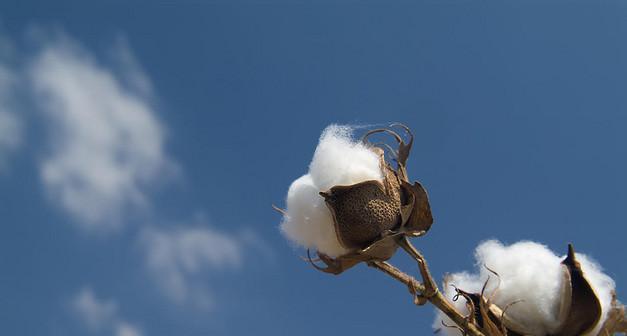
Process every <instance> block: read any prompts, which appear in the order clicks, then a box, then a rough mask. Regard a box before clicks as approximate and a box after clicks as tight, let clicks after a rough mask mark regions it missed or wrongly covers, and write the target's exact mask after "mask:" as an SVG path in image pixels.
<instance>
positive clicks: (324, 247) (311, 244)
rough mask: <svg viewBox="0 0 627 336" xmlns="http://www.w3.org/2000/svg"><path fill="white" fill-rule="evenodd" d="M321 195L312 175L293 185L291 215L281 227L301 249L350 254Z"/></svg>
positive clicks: (288, 194) (299, 179)
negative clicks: (336, 230)
mask: <svg viewBox="0 0 627 336" xmlns="http://www.w3.org/2000/svg"><path fill="white" fill-rule="evenodd" d="M318 192H319V189H318V188H317V187H316V186H315V185H314V184H313V180H312V178H311V175H309V174H306V175H303V176H301V177H300V178H298V179H297V180H295V181H294V182H293V183H292V185H291V186H290V188H289V191H288V193H287V210H286V212H287V214H286V216H284V218H283V222H282V223H281V230H282V231H283V234H284V235H285V236H286V237H287V238H288V239H290V240H292V241H293V242H295V243H297V244H298V245H301V246H303V247H306V248H315V249H317V250H318V251H320V252H322V253H324V254H327V255H329V256H331V257H337V256H339V255H342V254H345V253H346V252H348V250H346V249H345V248H344V247H342V245H341V244H340V242H339V241H338V238H337V235H336V233H335V225H334V223H333V217H332V215H331V211H330V210H329V209H328V208H327V206H326V204H325V203H324V199H323V198H322V197H321V196H320V195H319V194H318Z"/></svg>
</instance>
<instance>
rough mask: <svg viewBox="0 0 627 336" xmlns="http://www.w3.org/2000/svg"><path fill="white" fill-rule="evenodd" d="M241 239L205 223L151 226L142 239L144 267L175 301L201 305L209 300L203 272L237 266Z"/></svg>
mask: <svg viewBox="0 0 627 336" xmlns="http://www.w3.org/2000/svg"><path fill="white" fill-rule="evenodd" d="M243 242H244V240H238V239H236V238H235V237H232V236H230V235H227V234H225V233H221V232H218V231H215V230H213V229H209V228H206V227H187V228H176V229H171V230H160V229H155V228H150V229H146V230H145V231H144V232H143V235H142V239H141V245H142V248H143V250H144V253H145V263H146V267H147V270H148V272H149V274H150V276H151V277H152V278H153V280H154V281H155V282H156V285H157V286H158V287H159V288H160V289H161V291H162V292H163V293H164V294H165V295H166V296H167V297H168V298H169V299H170V300H171V301H173V302H175V303H178V304H188V303H191V304H194V305H197V306H199V307H203V308H207V307H209V306H210V305H211V303H212V302H211V301H212V300H211V297H210V293H209V289H208V288H207V286H206V278H205V276H206V275H207V273H208V272H210V271H217V270H224V269H235V268H238V267H239V266H240V265H241V263H242V259H243V251H242V249H243V247H244V246H243V244H244V243H243Z"/></svg>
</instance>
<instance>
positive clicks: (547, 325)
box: [433, 240, 615, 336]
mask: <svg viewBox="0 0 627 336" xmlns="http://www.w3.org/2000/svg"><path fill="white" fill-rule="evenodd" d="M475 258H476V260H477V265H478V267H479V272H478V273H475V274H470V273H467V272H462V273H455V274H452V275H450V276H448V277H447V279H446V283H447V284H445V288H444V290H445V296H446V297H447V298H448V299H450V300H452V299H453V298H454V297H455V296H456V294H457V293H456V291H455V288H459V289H462V290H464V291H466V292H473V293H480V292H481V289H482V287H483V285H484V283H486V281H488V285H487V286H486V290H485V293H486V294H485V296H486V297H489V298H490V300H491V302H492V303H494V304H496V305H497V306H499V307H507V306H508V305H510V304H512V305H510V306H509V307H508V308H507V315H508V316H510V317H511V318H512V319H513V320H515V321H517V322H518V323H519V324H521V325H523V326H524V327H525V329H526V330H527V331H528V333H529V334H530V335H533V336H544V335H551V334H553V333H555V332H556V331H557V329H558V328H559V327H560V321H559V317H558V314H557V311H558V310H559V306H560V302H561V300H562V297H561V296H562V294H561V288H562V281H563V277H562V274H563V266H562V260H563V259H564V258H563V257H558V256H557V255H555V254H554V253H553V252H552V251H550V250H549V249H548V248H546V247H545V246H544V245H541V244H538V243H535V242H529V241H524V242H518V243H515V244H513V245H510V246H504V245H503V244H501V243H500V242H498V241H494V240H491V241H486V242H484V243H482V244H480V245H479V246H478V247H477V249H476V251H475ZM577 259H578V260H579V262H580V264H581V268H582V270H583V272H584V274H585V276H586V279H587V280H588V282H589V283H590V285H591V287H592V289H593V290H594V292H595V294H596V296H597V297H598V300H599V303H600V305H601V316H600V320H599V321H598V322H597V324H596V326H595V327H594V328H592V330H590V331H589V332H588V333H587V334H585V335H597V333H598V331H599V330H600V328H601V326H602V325H603V322H604V320H605V319H606V318H607V315H608V312H609V311H610V309H611V307H612V291H613V290H614V287H615V284H614V281H613V280H612V279H611V278H610V277H609V276H607V275H606V274H604V273H602V272H601V271H600V269H601V268H600V266H598V265H597V264H596V263H594V262H592V261H591V260H590V259H589V258H587V257H586V256H585V255H582V254H577ZM488 268H489V269H490V270H493V271H494V272H496V273H497V274H498V278H497V276H496V275H494V274H492V273H491V272H490V271H489V270H488ZM488 279H489V280H488ZM453 286H454V287H453ZM453 303H454V304H455V306H456V307H457V308H458V309H459V310H460V311H462V312H464V313H468V309H467V307H466V302H465V300H464V298H462V297H459V299H458V300H457V301H455V302H453ZM443 323H444V324H445V325H453V323H452V321H450V320H449V319H448V318H447V317H446V316H445V315H444V314H443V313H441V312H438V314H437V316H436V320H435V321H434V324H433V327H434V328H435V329H443V330H444V331H445V332H446V334H447V335H450V336H452V335H461V334H460V333H459V331H458V330H457V329H455V328H447V327H445V326H443Z"/></svg>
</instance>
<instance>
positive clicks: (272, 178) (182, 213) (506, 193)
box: [0, 0, 627, 336]
mask: <svg viewBox="0 0 627 336" xmlns="http://www.w3.org/2000/svg"><path fill="white" fill-rule="evenodd" d="M626 13H627V4H625V3H624V2H622V1H417V2H405V1H402V2H396V1H386V2H378V1H363V2H362V1H341V0H338V1H322V2H319V3H317V4H311V3H308V2H305V1H294V2H291V1H246V2H244V1H228V2H227V1H218V2H208V1H207V2H204V1H184V2H176V3H175V2H165V1H161V2H159V1H157V2H154V1H151V2H144V1H132V2H123V1H119V2H118V1H113V2H108V3H107V4H102V3H100V4H97V3H87V2H82V1H56V2H54V3H52V2H43V3H38V2H35V1H24V0H20V1H17V0H7V1H2V3H0V334H7V335H52V336H56V335H115V336H160V335H248V334H250V333H251V332H254V333H255V334H258V335H320V334H322V333H324V334H327V335H336V334H338V335H339V334H346V333H349V334H360V335H380V334H381V333H382V332H385V333H389V332H399V333H401V332H411V333H414V334H420V335H427V334H430V333H431V327H430V325H431V323H432V320H433V316H434V313H433V310H432V309H431V308H430V307H422V308H417V307H414V306H413V305H412V302H411V298H410V297H409V295H408V294H407V291H406V289H405V288H403V287H402V286H400V285H398V284H396V283H395V282H393V281H392V280H390V279H387V278H385V277H384V276H383V275H382V274H378V273H376V272H375V271H374V270H371V269H368V268H367V267H365V266H359V267H356V268H355V269H351V270H350V271H349V272H346V273H345V274H342V275H341V276H338V277H334V276H329V275H326V274H322V273H318V272H316V271H314V270H313V269H312V268H311V267H309V266H308V265H307V264H306V263H304V262H303V261H302V260H300V258H299V256H300V255H302V254H303V251H302V250H299V249H296V248H294V247H293V246H291V245H290V244H289V243H288V242H287V241H285V239H284V238H283V237H282V236H281V234H280V232H279V230H278V225H279V222H280V217H279V216H278V215H277V213H275V212H273V211H272V209H271V207H270V205H271V204H272V203H276V204H279V205H282V204H283V202H284V198H285V194H286V192H287V188H288V186H289V184H290V183H291V181H293V180H294V179H295V178H297V177H299V176H300V175H302V174H303V173H305V172H306V171H307V165H308V163H309V161H310V159H311V156H312V154H313V150H314V149H315V146H316V143H317V140H318V137H319V135H320V132H321V131H322V129H324V127H326V126H327V125H329V124H331V123H343V124H359V125H364V124H377V123H379V124H380V123H387V122H391V121H399V122H403V123H405V124H407V125H409V126H410V127H411V128H412V129H413V130H414V132H415V133H416V141H417V143H416V145H415V147H414V152H413V153H412V156H411V157H410V160H409V164H408V165H409V174H410V177H411V178H412V179H416V180H420V181H421V182H422V183H423V185H425V187H426V188H427V190H428V191H429V193H430V197H431V203H432V207H433V212H434V217H435V224H434V226H433V228H432V230H431V231H430V232H429V235H428V236H426V237H425V238H421V239H420V240H419V241H417V242H416V245H417V246H418V247H419V248H420V249H421V250H422V251H423V253H424V254H425V256H426V257H427V259H428V260H429V261H430V263H431V268H432V271H433V273H434V275H435V276H436V277H437V278H438V279H441V278H442V276H443V275H444V274H445V273H446V272H457V271H461V270H470V269H471V268H472V266H473V265H472V264H473V257H472V253H473V249H474V247H475V246H476V245H477V244H478V243H479V242H480V241H483V240H485V239H490V238H496V239H500V240H501V241H503V242H504V243H513V242H516V241H519V240H525V239H526V240H534V241H539V242H541V243H543V244H546V245H548V246H549V247H550V248H551V249H553V250H554V251H557V252H559V253H564V252H565V249H566V245H567V243H569V242H573V243H574V244H575V247H576V248H577V249H578V250H579V251H581V252H583V253H586V254H588V255H590V256H592V257H593V258H595V259H596V260H597V261H598V262H599V263H600V264H601V265H603V266H604V268H605V269H606V272H607V273H608V274H609V275H610V276H612V277H613V278H614V280H615V281H616V282H617V284H618V295H619V298H622V299H623V301H625V300H627V298H626V295H627V294H626V292H625V289H624V288H625V287H623V286H621V285H622V284H624V283H626V282H627V269H626V268H625V266H624V265H625V262H624V260H625V257H626V256H627V252H626V250H625V248H624V246H625V243H624V241H625V237H626V236H627V229H626V226H625V223H627V207H626V206H625V204H627V203H626V202H627V174H625V172H627V145H626V144H627V132H626V131H627V94H626V93H627V43H625V36H627V20H625V14H626ZM393 262H394V263H395V264H397V265H398V266H399V267H401V268H404V269H406V270H408V271H411V272H415V271H416V270H415V268H414V265H413V263H412V262H411V261H410V260H408V259H407V258H404V257H403V256H398V257H395V258H394V260H393Z"/></svg>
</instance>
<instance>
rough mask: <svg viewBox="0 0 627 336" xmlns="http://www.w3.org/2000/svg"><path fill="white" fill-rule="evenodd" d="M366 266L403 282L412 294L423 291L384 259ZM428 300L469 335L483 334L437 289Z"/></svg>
mask: <svg viewBox="0 0 627 336" xmlns="http://www.w3.org/2000/svg"><path fill="white" fill-rule="evenodd" d="M368 266H370V267H373V268H376V269H378V270H380V271H382V272H383V273H385V274H387V275H389V276H391V277H392V278H394V279H396V280H398V281H399V282H401V283H403V284H405V285H406V286H407V287H408V288H409V291H410V292H411V293H412V294H416V291H417V292H420V293H424V291H425V286H424V285H423V284H422V283H420V281H418V280H416V279H415V278H414V277H412V276H411V275H408V274H407V273H405V272H403V271H401V270H399V269H398V268H396V267H394V266H392V265H391V264H390V263H388V262H386V261H370V262H368ZM428 300H429V302H431V304H433V305H434V306H436V307H437V308H438V309H439V310H441V311H442V312H443V313H444V314H446V315H447V316H448V317H450V318H451V320H453V322H455V323H456V324H457V325H458V326H460V328H462V329H463V330H465V331H466V333H467V335H470V336H484V335H483V334H482V333H481V331H479V330H478V329H477V328H476V327H475V326H474V325H472V324H468V321H467V320H466V318H465V317H464V316H463V315H462V314H461V313H460V312H458V311H457V309H455V307H453V305H451V304H450V302H449V301H448V300H447V299H446V298H445V297H444V295H442V294H441V293H440V292H439V291H438V292H436V294H435V295H433V296H431V297H429V298H428Z"/></svg>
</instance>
